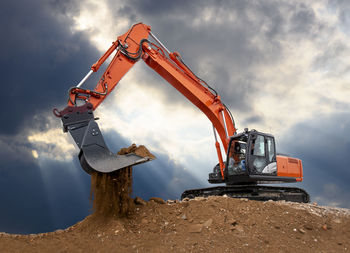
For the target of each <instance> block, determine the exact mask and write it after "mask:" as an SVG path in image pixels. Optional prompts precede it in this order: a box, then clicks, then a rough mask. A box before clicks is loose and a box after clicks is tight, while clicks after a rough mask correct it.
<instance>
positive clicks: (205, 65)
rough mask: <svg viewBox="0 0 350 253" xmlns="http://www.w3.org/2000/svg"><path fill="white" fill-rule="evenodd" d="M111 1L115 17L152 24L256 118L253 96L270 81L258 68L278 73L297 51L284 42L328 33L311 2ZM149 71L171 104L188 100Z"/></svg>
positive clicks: (235, 105) (234, 106)
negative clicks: (282, 65)
mask: <svg viewBox="0 0 350 253" xmlns="http://www.w3.org/2000/svg"><path fill="white" fill-rule="evenodd" d="M151 2H152V3H151ZM110 3H112V1H110ZM157 3H158V4H157ZM109 5H110V6H111V8H112V13H113V14H114V15H113V16H114V17H115V20H114V22H116V23H117V22H118V20H119V18H121V17H122V18H126V19H127V20H129V22H130V25H131V24H132V23H136V22H144V23H146V24H149V25H151V26H152V31H153V33H154V34H155V35H156V36H157V37H158V38H159V39H160V40H161V41H162V42H163V43H164V44H165V45H166V46H167V47H168V48H169V49H170V50H171V51H179V52H180V53H181V55H182V56H183V59H184V61H185V62H186V64H187V65H188V66H190V67H191V68H192V69H193V71H194V72H195V73H196V74H197V75H198V76H200V77H201V78H202V79H204V80H206V81H207V82H208V83H209V84H210V85H211V86H212V87H214V88H215V89H216V90H217V91H218V93H219V94H220V95H221V97H222V100H223V101H224V102H225V104H226V105H227V106H228V107H229V108H231V110H232V111H233V113H234V114H235V111H239V112H247V113H248V112H249V113H250V114H251V115H252V117H258V112H256V111H257V110H258V108H254V103H252V102H251V101H254V98H255V96H256V95H258V94H260V93H261V92H264V91H265V90H266V87H267V85H269V83H268V82H266V81H265V80H263V79H262V78H261V76H260V74H259V71H261V70H260V69H259V68H261V67H262V66H263V67H269V66H270V67H271V68H276V74H278V73H277V71H278V67H279V64H283V61H284V60H285V58H286V56H287V55H289V54H292V53H293V52H290V51H287V49H286V48H285V46H284V45H283V43H286V42H294V43H299V42H300V41H302V40H314V39H315V38H318V37H321V36H322V34H324V32H326V31H324V30H322V29H325V28H324V26H325V25H324V23H323V22H322V21H320V20H318V19H317V17H316V15H315V13H314V11H313V9H312V8H311V7H310V6H309V5H307V4H303V3H300V4H294V3H290V2H288V1H280V2H276V1H263V2H261V1H258V2H256V1H255V2H250V1H240V0H236V1H210V0H208V1H191V2H186V3H185V2H184V3H182V2H178V1H156V3H155V2H154V1H141V2H140V1H126V2H125V3H124V4H123V5H121V6H118V5H112V4H109ZM146 72H147V73H146ZM150 72H152V71H150V70H148V69H146V68H140V74H139V76H140V79H141V78H142V80H143V81H145V80H147V83H148V84H149V85H151V86H155V87H157V88H158V89H161V90H162V91H164V92H165V93H166V94H168V100H169V101H171V102H172V103H184V104H186V102H185V98H183V97H182V95H179V94H177V92H175V91H174V89H172V88H171V87H169V85H168V84H167V83H166V81H164V80H162V79H161V78H160V77H159V76H157V74H148V73H150ZM295 78H296V79H297V77H295ZM297 84H298V82H293V84H292V85H297ZM289 90H290V88H288V89H287V91H285V92H289Z"/></svg>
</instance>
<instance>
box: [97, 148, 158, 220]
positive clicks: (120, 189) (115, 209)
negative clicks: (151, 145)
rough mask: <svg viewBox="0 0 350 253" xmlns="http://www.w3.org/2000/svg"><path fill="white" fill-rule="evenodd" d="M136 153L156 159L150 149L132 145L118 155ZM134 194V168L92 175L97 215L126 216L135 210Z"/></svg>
mask: <svg viewBox="0 0 350 253" xmlns="http://www.w3.org/2000/svg"><path fill="white" fill-rule="evenodd" d="M129 153H135V154H137V155H139V156H142V157H146V156H148V157H150V158H155V156H154V155H152V154H151V153H150V152H149V151H148V149H147V148H146V147H145V146H143V145H140V146H136V145H135V144H132V145H131V146H130V147H128V148H122V149H121V150H120V151H119V152H118V154H119V155H125V154H129ZM131 192H132V167H126V168H123V169H120V170H117V171H115V172H112V173H108V174H104V173H97V172H94V173H92V174H91V198H92V199H93V209H94V214H95V215H103V216H118V217H122V216H126V215H129V214H130V213H131V212H132V211H133V210H134V202H133V199H131V197H130V195H131Z"/></svg>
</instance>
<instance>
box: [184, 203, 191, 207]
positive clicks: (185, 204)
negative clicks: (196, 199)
mask: <svg viewBox="0 0 350 253" xmlns="http://www.w3.org/2000/svg"><path fill="white" fill-rule="evenodd" d="M182 205H183V206H184V207H188V206H189V205H190V203H188V202H182Z"/></svg>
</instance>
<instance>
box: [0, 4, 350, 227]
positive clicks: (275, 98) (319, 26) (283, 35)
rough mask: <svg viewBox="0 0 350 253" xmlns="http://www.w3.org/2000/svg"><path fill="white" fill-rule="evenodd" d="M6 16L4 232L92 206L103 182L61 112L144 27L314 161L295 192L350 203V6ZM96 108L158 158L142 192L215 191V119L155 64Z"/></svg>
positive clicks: (0, 183)
mask: <svg viewBox="0 0 350 253" xmlns="http://www.w3.org/2000/svg"><path fill="white" fill-rule="evenodd" d="M0 14H1V15H0V21H1V24H2V33H3V36H2V38H1V40H0V43H1V45H0V55H1V57H0V72H1V77H2V82H1V90H2V99H1V103H2V106H1V107H0V116H1V118H2V124H1V125H0V145H1V149H0V158H1V161H2V163H1V164H0V197H1V199H2V204H1V208H0V231H4V232H12V233H37V232H47V231H53V230H55V229H62V228H65V227H67V226H70V225H72V224H74V223H76V222H77V221H80V220H82V219H83V218H84V217H85V216H87V215H88V214H89V213H90V211H91V204H90V202H89V195H90V177H89V175H87V174H86V173H85V172H84V171H83V170H82V169H81V167H80V165H79V162H78V161H77V153H78V151H77V150H76V149H75V148H74V146H73V142H72V140H71V139H70V138H69V137H68V136H67V134H65V133H63V132H62V125H61V121H60V119H58V118H56V117H54V116H53V114H52V109H53V108H64V107H65V106H66V101H67V91H68V89H69V88H70V87H72V86H74V85H77V84H78V82H79V81H80V80H81V79H82V78H83V77H84V75H85V74H86V73H87V72H88V71H89V69H90V66H91V65H92V64H93V63H94V62H95V61H96V60H97V59H98V58H99V57H100V56H101V55H102V54H103V53H104V52H105V51H106V50H107V49H108V47H109V46H110V45H111V42H112V41H114V40H115V39H116V37H117V36H119V35H121V34H123V33H125V32H126V31H127V30H128V29H129V28H130V27H131V26H132V25H133V24H135V23H138V22H143V23H145V24H148V25H150V26H151V27H152V33H154V34H155V35H156V36H157V37H158V39H160V40H161V41H162V42H163V44H164V45H165V46H166V47H167V48H168V49H169V50H170V51H178V52H180V54H181V55H182V57H183V59H184V61H185V62H186V64H187V65H189V66H190V67H191V68H192V70H193V71H194V72H195V73H196V74H197V75H198V76H200V77H201V78H202V79H204V80H206V82H207V83H209V84H210V85H211V86H213V87H214V88H215V89H216V90H217V91H218V93H219V95H220V96H221V98H222V101H223V102H224V103H225V104H226V105H227V106H228V107H229V108H230V110H231V112H232V114H233V116H234V119H235V122H236V126H237V128H238V131H242V130H243V129H244V128H245V127H248V128H249V129H252V128H254V129H257V130H259V131H262V132H268V133H271V134H273V135H274V136H275V138H276V144H277V151H278V152H280V153H287V154H289V155H291V156H294V157H298V158H300V159H302V161H303V166H304V181H303V182H302V183H298V184H296V185H294V186H297V187H301V188H304V189H305V190H306V191H308V192H309V194H310V195H311V199H312V201H313V202H314V201H315V202H318V203H319V204H322V205H330V206H337V207H345V208H350V198H349V192H350V185H349V184H348V182H349V180H350V170H349V167H350V165H349V161H348V160H349V155H350V136H349V134H348V132H349V130H350V110H349V109H350V99H349V97H350V65H349V62H348V61H347V59H349V56H350V48H349V45H350V43H349V42H350V30H349V27H350V26H349V25H350V4H349V2H348V1H345V0H343V1H342V0H338V1H310V2H307V3H303V2H300V1H290V0H288V1H287V0H286V1H282V0H281V1H272V0H266V1H241V0H234V1H232V0H231V1H209V0H203V1H183V0H181V1H170V0H165V1H160V0H153V1H150V0H144V1H137V0H131V1H130V0H128V1H127V0H114V1H111V0H99V1H93V0H86V1H76V0H65V1H56V0H49V1H44V0H32V1H31V4H30V5H27V4H23V1H19V0H13V1H2V2H1V3H0ZM102 71H103V70H102ZM102 73H103V72H101V71H99V72H97V73H96V74H94V76H93V77H92V78H91V79H89V81H88V82H87V83H86V84H84V87H86V88H93V87H94V86H95V85H96V81H97V80H98V78H99V76H101V75H102ZM95 115H96V116H98V117H100V120H99V125H100V127H101V129H102V131H103V132H104V136H105V140H106V142H107V144H108V146H109V147H110V149H111V150H113V151H117V150H119V148H121V147H125V146H129V145H130V144H131V143H136V144H138V145H140V144H144V145H146V146H147V147H148V148H149V149H150V150H151V151H152V152H153V153H154V154H155V155H156V156H157V158H158V159H157V160H155V161H152V162H149V163H146V164H143V165H138V166H135V168H134V183H133V191H134V193H133V194H134V196H140V197H143V198H145V199H147V198H149V197H152V196H159V197H162V198H165V199H168V198H179V197H180V194H181V193H182V192H183V191H184V190H186V189H190V188H198V187H206V186H209V184H208V183H207V177H208V173H209V172H211V170H212V168H213V167H214V166H215V164H216V163H217V157H216V151H215V147H214V137H213V133H212V126H211V123H210V121H209V120H208V119H207V118H206V117H205V115H204V114H202V113H201V111H200V110H198V109H197V108H195V107H194V106H193V105H192V104H191V103H190V102H189V101H187V100H186V99H185V98H184V97H182V95H180V94H179V93H178V92H177V91H176V90H175V89H174V88H173V87H172V86H171V85H169V84H168V83H167V82H166V81H164V80H163V79H162V78H161V77H159V76H158V75H157V74H156V73H155V72H154V71H153V70H152V69H150V68H149V67H148V66H146V64H144V63H143V62H142V61H140V62H138V63H137V64H136V65H135V66H134V68H133V69H132V70H131V71H129V72H128V73H127V75H126V76H125V77H124V78H123V79H122V80H121V81H120V83H119V84H118V86H117V88H116V89H115V90H114V92H113V94H111V95H110V96H109V97H108V98H107V99H106V100H105V101H104V103H103V104H102V105H101V106H100V107H99V108H98V109H97V110H96V111H95Z"/></svg>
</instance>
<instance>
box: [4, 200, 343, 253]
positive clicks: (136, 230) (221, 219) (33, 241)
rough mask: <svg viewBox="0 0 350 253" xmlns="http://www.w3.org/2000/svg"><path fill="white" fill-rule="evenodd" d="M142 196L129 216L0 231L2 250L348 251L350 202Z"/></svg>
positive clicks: (93, 218)
mask: <svg viewBox="0 0 350 253" xmlns="http://www.w3.org/2000/svg"><path fill="white" fill-rule="evenodd" d="M156 200H157V201H156ZM137 203H139V205H136V206H135V212H134V213H133V214H131V216H128V217H124V218H118V217H110V218H108V219H102V217H101V216H93V215H92V216H89V217H87V218H86V219H84V220H83V221H81V222H79V223H78V224H76V225H74V226H72V227H70V228H68V229H66V230H60V231H56V232H52V233H45V234H38V235H26V236H24V235H9V234H5V233H0V252H23V251H25V252H57V251H59V252H168V251H171V252H349V251H350V210H348V209H337V208H328V207H320V206H314V205H312V204H290V203H288V202H271V201H268V202H258V201H251V200H247V199H231V198H227V197H209V198H196V199H194V200H190V201H182V202H179V201H170V200H168V201H166V202H165V203H164V201H160V199H159V198H158V199H157V198H156V199H152V200H150V201H147V202H146V201H141V199H140V198H138V201H137ZM161 203H163V204H161Z"/></svg>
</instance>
